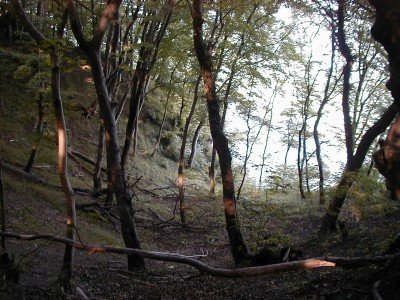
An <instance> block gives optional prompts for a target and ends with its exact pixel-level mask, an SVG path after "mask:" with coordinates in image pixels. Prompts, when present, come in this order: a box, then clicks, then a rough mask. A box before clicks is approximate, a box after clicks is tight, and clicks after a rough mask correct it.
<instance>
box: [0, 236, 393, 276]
mask: <svg viewBox="0 0 400 300" xmlns="http://www.w3.org/2000/svg"><path fill="white" fill-rule="evenodd" d="M0 236H4V237H9V238H14V239H19V240H27V241H33V240H39V239H43V240H50V241H54V242H58V243H63V244H68V245H71V246H73V247H75V248H76V249H79V250H84V251H87V252H88V254H89V255H90V254H95V253H116V254H139V255H141V256H142V257H144V258H149V259H154V260H160V261H169V262H175V263H180V264H186V265H190V266H192V267H194V268H196V269H197V270H198V271H200V272H201V273H204V274H208V275H211V276H217V277H227V278H233V277H250V276H257V275H263V274H267V273H277V272H284V271H293V270H304V269H313V268H323V267H342V266H344V267H349V266H350V265H354V266H356V267H358V266H360V265H366V264H371V263H380V262H385V261H387V260H388V259H390V258H394V257H400V254H397V255H385V256H375V257H355V258H346V257H321V258H310V259H306V260H301V261H292V262H287V263H280V264H274V265H265V266H257V267H246V268H238V269H218V268H214V267H211V266H209V265H207V264H205V263H202V262H200V261H198V260H196V259H193V258H190V257H187V256H184V255H179V254H174V253H166V252H154V251H147V250H139V249H132V248H118V247H112V246H100V245H92V244H82V243H78V242H75V241H73V240H70V239H67V238H62V237H58V236H55V235H51V234H38V235H26V234H16V233H11V232H0Z"/></svg>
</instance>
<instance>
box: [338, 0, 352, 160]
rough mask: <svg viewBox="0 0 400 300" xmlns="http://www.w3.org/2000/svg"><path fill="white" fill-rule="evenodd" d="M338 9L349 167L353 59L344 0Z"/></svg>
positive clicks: (343, 103) (350, 155) (340, 2)
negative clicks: (344, 63) (343, 61)
mask: <svg viewBox="0 0 400 300" xmlns="http://www.w3.org/2000/svg"><path fill="white" fill-rule="evenodd" d="M338 3H339V8H338V12H337V18H338V20H337V24H338V25H337V42H338V45H339V51H340V53H341V54H342V56H343V58H344V59H345V60H346V65H345V66H344V67H343V91H342V107H343V117H344V132H345V138H346V151H347V164H348V165H350V164H351V161H352V158H353V151H354V143H353V141H354V133H353V125H352V122H351V117H350V104H349V99H350V76H351V68H352V66H353V63H354V58H353V56H352V55H351V50H350V47H349V45H348V44H347V42H346V33H345V30H344V19H345V11H346V0H338Z"/></svg>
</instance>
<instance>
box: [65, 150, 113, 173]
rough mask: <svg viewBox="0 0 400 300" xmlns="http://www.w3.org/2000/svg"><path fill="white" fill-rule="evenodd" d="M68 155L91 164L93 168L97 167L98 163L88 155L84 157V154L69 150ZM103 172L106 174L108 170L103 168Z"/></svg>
mask: <svg viewBox="0 0 400 300" xmlns="http://www.w3.org/2000/svg"><path fill="white" fill-rule="evenodd" d="M68 155H70V156H71V155H72V156H76V157H78V158H80V159H82V160H83V161H85V162H87V163H88V164H90V165H92V166H96V162H95V161H93V160H91V159H90V158H89V157H87V156H86V155H83V154H82V153H79V152H78V151H75V150H72V149H68ZM101 171H103V172H105V173H106V172H107V169H106V168H103V167H102V168H101Z"/></svg>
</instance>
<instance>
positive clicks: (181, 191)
mask: <svg viewBox="0 0 400 300" xmlns="http://www.w3.org/2000/svg"><path fill="white" fill-rule="evenodd" d="M200 82H201V75H199V76H198V78H197V81H196V86H195V88H194V96H193V103H192V107H191V108H190V112H189V115H188V117H187V118H186V122H185V127H184V129H183V134H182V144H181V149H180V151H179V167H178V180H177V182H178V189H179V195H178V198H179V214H180V217H181V222H182V224H183V225H186V214H185V210H186V206H185V176H184V175H183V169H184V167H185V150H186V142H187V136H188V133H189V127H190V122H191V121H192V118H193V115H194V111H195V109H196V105H197V100H198V99H199V86H200Z"/></svg>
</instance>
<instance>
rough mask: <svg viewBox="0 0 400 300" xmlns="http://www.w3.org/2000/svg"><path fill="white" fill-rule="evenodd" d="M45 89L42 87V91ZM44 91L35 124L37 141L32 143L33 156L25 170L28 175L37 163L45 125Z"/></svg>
mask: <svg viewBox="0 0 400 300" xmlns="http://www.w3.org/2000/svg"><path fill="white" fill-rule="evenodd" d="M43 89H44V88H43V87H42V90H43ZM43 97H44V95H43V91H40V92H39V97H38V101H37V110H38V118H37V121H36V124H35V128H34V133H35V141H34V142H33V143H32V149H31V154H30V156H29V159H28V162H27V164H26V166H25V168H24V171H25V172H26V173H30V172H31V171H32V168H33V166H34V164H35V161H36V155H37V151H38V147H39V141H38V140H39V139H40V138H41V136H42V134H43V123H44V112H43Z"/></svg>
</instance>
